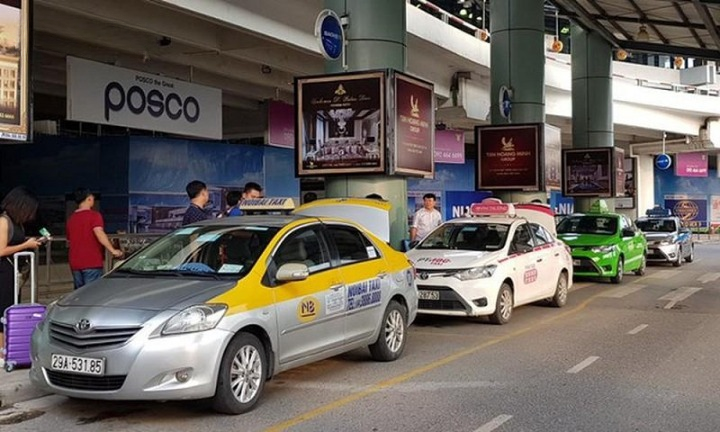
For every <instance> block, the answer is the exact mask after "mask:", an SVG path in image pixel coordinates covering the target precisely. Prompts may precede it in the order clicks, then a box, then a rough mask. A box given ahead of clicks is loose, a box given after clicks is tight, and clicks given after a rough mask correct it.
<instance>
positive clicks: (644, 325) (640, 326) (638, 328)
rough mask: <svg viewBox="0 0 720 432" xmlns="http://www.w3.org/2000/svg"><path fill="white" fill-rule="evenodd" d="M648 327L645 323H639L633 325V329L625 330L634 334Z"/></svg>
mask: <svg viewBox="0 0 720 432" xmlns="http://www.w3.org/2000/svg"><path fill="white" fill-rule="evenodd" d="M647 327H648V325H647V324H640V325H639V326H637V327H635V328H634V329H632V330H630V331H629V332H627V334H629V335H635V334H638V333H640V332H641V331H643V330H645V329H646V328H647Z"/></svg>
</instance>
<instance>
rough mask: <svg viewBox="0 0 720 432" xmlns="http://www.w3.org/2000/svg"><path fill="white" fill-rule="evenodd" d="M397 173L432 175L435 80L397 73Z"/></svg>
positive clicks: (433, 165)
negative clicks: (424, 79)
mask: <svg viewBox="0 0 720 432" xmlns="http://www.w3.org/2000/svg"><path fill="white" fill-rule="evenodd" d="M394 78H395V113H394V114H395V154H394V160H395V165H394V172H396V173H398V174H408V175H418V176H423V177H432V175H433V173H434V167H435V163H434V162H433V159H434V156H435V155H434V141H435V106H434V105H435V104H434V101H435V91H434V90H433V85H432V84H431V83H428V82H425V81H420V80H418V79H415V78H412V77H409V76H407V75H403V74H401V73H398V72H395V74H394Z"/></svg>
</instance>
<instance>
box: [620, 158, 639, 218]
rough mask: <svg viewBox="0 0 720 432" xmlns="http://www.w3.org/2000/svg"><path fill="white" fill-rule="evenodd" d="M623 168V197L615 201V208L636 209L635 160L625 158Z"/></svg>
mask: <svg viewBox="0 0 720 432" xmlns="http://www.w3.org/2000/svg"><path fill="white" fill-rule="evenodd" d="M623 166H624V167H625V169H624V170H623V171H624V172H623V179H624V180H623V182H622V184H623V195H622V197H619V198H617V199H616V200H615V208H619V209H632V208H635V191H636V186H635V159H634V158H624V159H623Z"/></svg>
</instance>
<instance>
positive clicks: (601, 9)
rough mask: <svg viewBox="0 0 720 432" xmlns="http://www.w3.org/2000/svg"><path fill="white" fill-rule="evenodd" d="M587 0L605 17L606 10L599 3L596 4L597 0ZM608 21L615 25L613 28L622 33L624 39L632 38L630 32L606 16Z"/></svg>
mask: <svg viewBox="0 0 720 432" xmlns="http://www.w3.org/2000/svg"><path fill="white" fill-rule="evenodd" d="M588 1H589V2H590V4H591V5H593V7H594V8H595V9H597V11H598V12H600V13H601V14H602V15H604V16H606V17H607V12H606V11H605V9H603V7H602V6H600V4H598V2H597V1H595V0H588ZM608 21H609V22H610V24H611V25H612V26H613V27H615V30H617V31H619V32H620V34H621V35H623V37H625V39H627V40H630V39H632V36H631V35H630V33H628V32H627V31H626V30H625V29H624V28H623V27H622V26H621V25H620V24H618V23H617V21H616V20H614V19H612V18H609V17H608Z"/></svg>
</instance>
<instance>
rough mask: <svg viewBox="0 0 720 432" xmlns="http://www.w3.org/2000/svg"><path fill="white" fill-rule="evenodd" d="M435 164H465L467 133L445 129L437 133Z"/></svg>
mask: <svg viewBox="0 0 720 432" xmlns="http://www.w3.org/2000/svg"><path fill="white" fill-rule="evenodd" d="M435 162H436V163H449V164H464V163H465V132H463V131H459V130H452V129H445V130H436V131H435Z"/></svg>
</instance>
